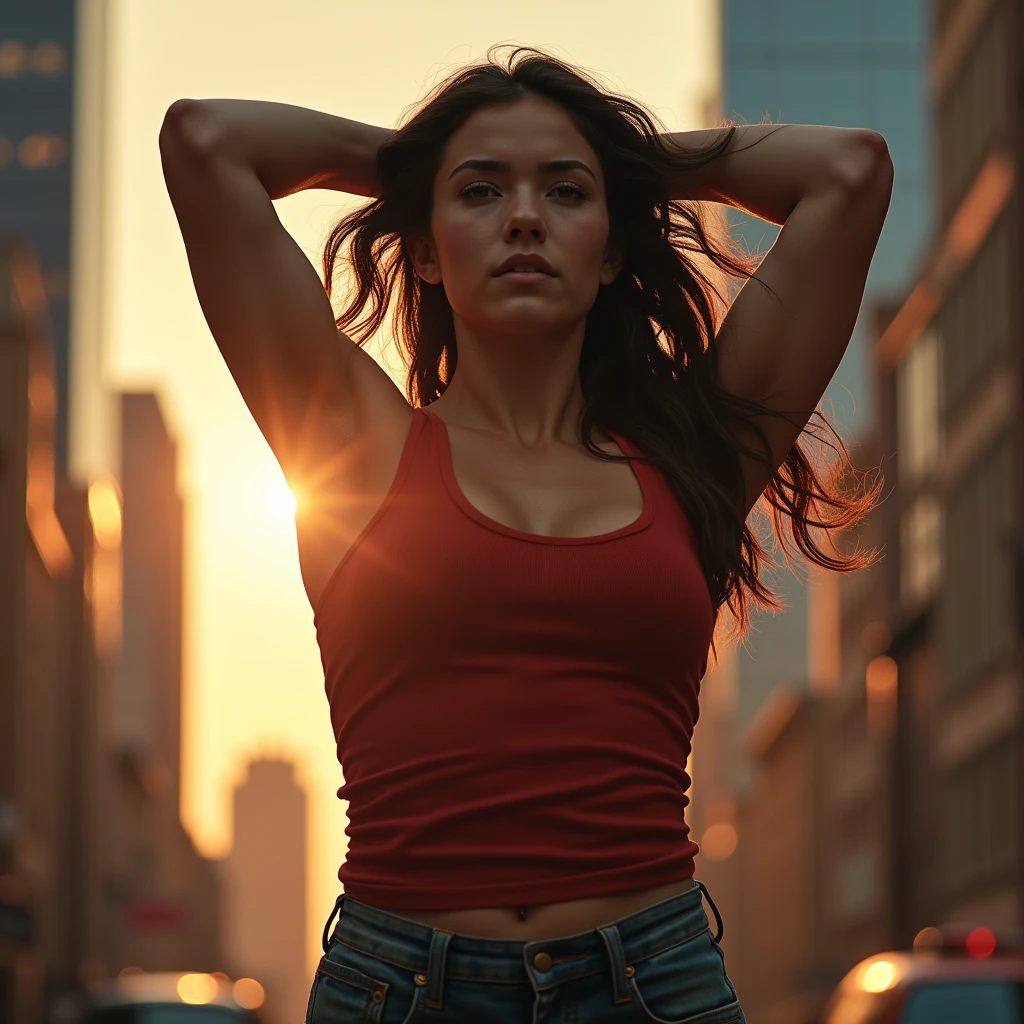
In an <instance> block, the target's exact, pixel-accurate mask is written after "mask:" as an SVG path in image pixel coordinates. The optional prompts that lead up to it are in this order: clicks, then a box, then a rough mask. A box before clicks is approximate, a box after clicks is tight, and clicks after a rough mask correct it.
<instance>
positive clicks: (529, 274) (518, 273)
mask: <svg viewBox="0 0 1024 1024" xmlns="http://www.w3.org/2000/svg"><path fill="white" fill-rule="evenodd" d="M496 277H497V279H498V280H499V281H514V282H515V283H516V284H540V282H541V281H553V280H554V277H553V276H552V275H551V274H545V273H544V271H543V270H506V271H505V273H504V274H497V275H496Z"/></svg>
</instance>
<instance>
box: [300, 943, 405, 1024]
mask: <svg viewBox="0 0 1024 1024" xmlns="http://www.w3.org/2000/svg"><path fill="white" fill-rule="evenodd" d="M370 971H372V972H373V973H372V974H371V973H369V972H370ZM423 991H424V990H423V988H422V987H420V986H417V985H416V983H415V981H414V975H413V974H412V972H411V971H406V970H403V969H402V968H401V967H396V966H395V965H394V964H390V963H387V962H386V961H384V960H379V959H377V958H376V957H373V956H370V955H369V954H367V953H363V952H361V951H360V950H357V949H352V948H351V947H350V946H345V945H342V944H341V943H339V942H332V943H331V945H330V948H329V949H328V951H327V955H326V956H323V957H321V958H320V963H319V964H318V965H317V969H316V976H315V977H314V979H313V987H312V989H311V990H310V994H309V1007H308V1009H307V1011H306V1024H347V1022H348V1021H350V1020H352V1021H355V1020H358V1021H367V1022H370V1024H411V1022H412V1021H414V1020H416V1018H417V1016H418V1015H419V1010H420V1000H421V999H422V996H421V992H423Z"/></svg>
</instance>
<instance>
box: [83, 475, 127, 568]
mask: <svg viewBox="0 0 1024 1024" xmlns="http://www.w3.org/2000/svg"><path fill="white" fill-rule="evenodd" d="M89 518H90V519H91V520H92V528H93V532H94V533H95V535H96V543H97V544H99V546H100V547H101V548H106V549H107V550H108V551H111V550H113V549H114V548H116V547H117V546H118V545H119V544H120V543H121V496H120V494H119V493H118V490H117V484H116V483H114V481H113V480H96V481H95V482H94V483H92V484H91V485H90V486H89Z"/></svg>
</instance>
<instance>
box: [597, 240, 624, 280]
mask: <svg viewBox="0 0 1024 1024" xmlns="http://www.w3.org/2000/svg"><path fill="white" fill-rule="evenodd" d="M624 262H625V255H624V253H623V251H622V246H621V245H619V243H618V242H617V241H615V240H610V241H609V242H608V244H607V245H606V246H605V250H604V262H603V263H602V264H601V284H611V283H612V282H613V281H614V280H615V278H617V277H618V276H619V271H620V270H621V269H622V264H623V263H624Z"/></svg>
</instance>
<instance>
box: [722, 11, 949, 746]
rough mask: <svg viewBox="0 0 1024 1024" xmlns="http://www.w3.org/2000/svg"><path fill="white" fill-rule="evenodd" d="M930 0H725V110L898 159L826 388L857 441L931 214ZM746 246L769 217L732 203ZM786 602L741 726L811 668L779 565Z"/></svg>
mask: <svg viewBox="0 0 1024 1024" xmlns="http://www.w3.org/2000/svg"><path fill="white" fill-rule="evenodd" d="M929 37H930V7H929V3H928V0H857V2H856V3H843V2H840V0H722V48H723V50H722V114H723V116H725V117H728V118H733V119H734V120H736V121H737V122H738V123H741V124H742V123H744V122H747V123H756V122H759V121H761V120H763V119H765V118H766V117H767V118H768V119H770V120H771V121H773V122H776V123H801V124H832V125H840V126H845V127H859V128H873V129H875V130H876V131H878V132H881V133H882V135H884V136H885V139H886V141H887V142H888V144H889V151H890V153H891V155H892V159H893V163H894V165H895V168H896V180H895V185H894V188H893V198H892V205H891V206H890V209H889V216H888V219H887V221H886V224H885V228H884V230H883V232H882V237H881V240H880V242H879V245H878V249H877V251H876V254H875V258H874V262H873V263H872V267H871V273H870V276H869V278H868V283H867V288H866V293H865V297H864V303H863V305H862V307H861V310H862V311H861V317H860V321H859V322H858V325H857V329H856V331H855V333H854V337H853V340H852V341H851V344H850V347H849V349H848V350H847V352H846V356H845V358H844V359H843V362H842V364H841V365H840V367H839V370H838V372H837V373H836V375H835V378H834V379H833V381H832V384H831V385H830V386H829V389H828V391H827V393H826V399H825V406H824V408H825V411H826V412H828V413H829V414H830V415H832V416H833V417H834V422H835V423H836V425H837V429H838V430H839V432H840V434H841V436H842V437H843V439H844V440H845V441H846V442H847V444H854V443H856V441H857V440H858V437H859V436H860V435H861V434H862V433H863V432H864V431H865V430H866V429H867V428H868V426H869V425H870V423H871V422H872V421H873V418H874V415H875V409H874V403H875V396H874V394H873V388H874V384H873V380H872V371H871V353H870V339H869V338H868V337H867V325H868V323H867V322H868V315H869V313H870V309H871V307H872V304H873V303H875V302H878V301H884V300H886V299H890V298H895V299H900V298H902V296H903V295H904V294H905V292H906V289H907V288H908V286H909V285H910V284H912V282H913V280H914V279H915V276H916V272H917V270H918V259H919V256H920V255H921V253H922V251H923V249H924V247H925V245H926V243H927V241H928V239H929V236H930V232H931V230H932V227H933V223H934V214H933V206H934V204H933V188H934V184H933V173H932V165H933V159H932V153H931V145H932V144H931V138H930V130H929V125H930V108H929V102H928V63H927V61H928V52H929V50H928V43H929ZM731 220H732V222H733V223H734V224H735V225H736V227H737V230H738V232H739V234H740V235H741V237H742V238H743V240H744V241H745V242H746V244H747V245H748V247H750V248H751V249H758V250H760V251H762V252H763V251H765V250H766V249H767V248H768V247H770V245H771V244H772V242H774V240H775V237H776V235H777V229H776V228H775V227H773V226H772V225H769V224H766V223H764V222H763V221H758V220H756V219H754V218H749V217H746V216H745V215H741V214H739V213H734V214H733V216H732V217H731ZM777 590H778V592H780V594H781V596H782V597H783V600H784V601H785V602H786V604H787V605H788V606H789V607H788V608H787V610H785V611H783V612H780V613H779V614H778V615H776V616H774V617H773V616H771V615H760V614H754V615H753V616H752V625H753V626H754V627H755V628H756V630H757V632H752V633H751V636H750V648H751V653H750V654H748V653H747V652H745V651H742V650H741V651H739V678H738V684H739V709H738V713H739V719H740V721H739V723H738V724H739V725H740V726H741V727H742V726H743V725H745V724H746V723H747V722H748V721H749V720H750V719H751V718H752V716H753V714H754V713H755V712H756V710H757V708H758V707H759V706H760V704H761V702H762V700H763V698H764V697H765V696H766V695H767V694H768V692H769V691H770V690H771V689H772V688H773V687H774V686H775V685H776V684H777V683H778V682H780V681H784V680H785V681H795V680H802V679H806V677H807V664H806V661H807V657H806V652H807V614H806V593H805V590H804V587H803V584H802V583H801V582H800V581H799V580H798V579H795V578H794V577H793V576H792V575H790V574H789V573H788V572H786V571H785V569H783V570H782V572H781V575H780V577H779V581H778V586H777Z"/></svg>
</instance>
